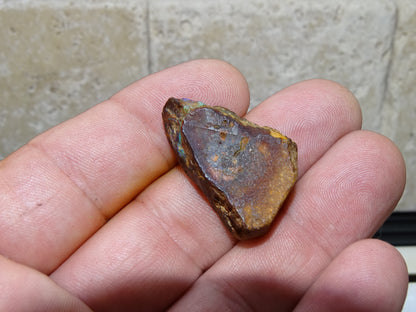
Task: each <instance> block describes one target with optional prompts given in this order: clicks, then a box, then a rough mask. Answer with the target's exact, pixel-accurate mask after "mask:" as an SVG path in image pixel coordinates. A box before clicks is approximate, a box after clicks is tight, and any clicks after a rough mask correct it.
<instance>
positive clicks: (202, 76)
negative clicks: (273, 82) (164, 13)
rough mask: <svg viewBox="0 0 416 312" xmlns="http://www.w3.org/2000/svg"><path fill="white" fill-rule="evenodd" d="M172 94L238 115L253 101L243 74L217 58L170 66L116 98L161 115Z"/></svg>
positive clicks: (138, 112)
mask: <svg viewBox="0 0 416 312" xmlns="http://www.w3.org/2000/svg"><path fill="white" fill-rule="evenodd" d="M169 97H176V98H190V99H192V100H196V101H201V102H204V103H205V104H208V105H211V106H223V107H227V108H229V109H231V110H232V111H234V112H235V113H236V114H238V115H243V114H244V113H245V112H246V111H247V109H248V106H249V102H250V93H249V89H248V84H247V81H246V79H245V78H244V76H243V75H242V73H241V72H240V71H239V70H238V69H237V68H236V67H234V66H233V65H231V64H229V63H227V62H225V61H222V60H216V59H197V60H192V61H189V62H185V63H181V64H178V65H175V66H172V67H169V68H167V69H164V70H162V71H159V72H157V73H154V74H152V75H149V76H147V77H145V78H143V79H140V80H138V81H136V82H134V83H133V84H131V85H130V86H128V87H126V88H125V89H123V90H121V91H120V92H118V93H117V94H115V95H114V96H113V97H112V99H113V100H115V101H116V102H119V103H121V104H122V105H123V106H125V107H128V108H129V110H131V111H133V112H134V113H135V114H140V111H136V110H135V109H134V108H140V109H141V110H143V109H144V108H145V109H146V110H150V111H154V115H158V113H159V111H161V107H162V106H163V105H164V104H165V102H166V101H167V100H168V98H169ZM139 103H141V105H139Z"/></svg>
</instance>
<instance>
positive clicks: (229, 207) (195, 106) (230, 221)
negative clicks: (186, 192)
mask: <svg viewBox="0 0 416 312" xmlns="http://www.w3.org/2000/svg"><path fill="white" fill-rule="evenodd" d="M163 121H164V125H165V130H166V134H167V136H168V138H169V141H170V144H171V145H172V147H173V149H174V151H175V153H176V155H177V157H178V160H179V163H180V164H181V166H182V167H183V169H184V171H185V172H186V173H187V174H188V176H189V177H190V178H191V179H192V180H193V181H194V182H195V183H196V184H197V185H198V187H199V188H200V189H201V190H202V192H203V193H204V194H205V196H206V197H207V198H208V200H209V202H210V203H211V205H212V207H213V208H214V209H215V211H216V212H217V213H218V215H219V216H220V217H221V219H222V221H223V223H224V225H225V226H226V227H227V228H228V229H229V231H230V232H231V233H232V234H233V235H234V236H235V237H236V238H237V239H250V238H255V237H259V236H261V235H263V234H265V233H266V232H267V230H268V229H269V227H270V225H271V223H272V222H273V220H274V218H275V216H276V214H277V212H278V210H279V209H280V207H281V206H282V204H283V202H284V201H285V199H286V197H287V195H288V194H289V192H290V190H291V189H292V188H293V186H294V184H295V182H296V178H297V147H296V144H295V143H294V142H292V141H291V140H290V139H289V138H287V137H285V136H283V135H282V134H280V133H279V132H278V131H276V130H274V129H271V128H268V127H260V126H258V125H256V124H254V123H251V122H249V121H247V120H245V119H243V118H240V117H238V116H237V115H236V114H234V113H233V112H231V111H229V110H227V109H225V108H222V107H210V106H207V105H205V104H203V103H201V102H194V101H192V100H188V99H182V100H179V99H174V98H171V99H169V100H168V102H167V103H166V105H165V107H164V110H163Z"/></svg>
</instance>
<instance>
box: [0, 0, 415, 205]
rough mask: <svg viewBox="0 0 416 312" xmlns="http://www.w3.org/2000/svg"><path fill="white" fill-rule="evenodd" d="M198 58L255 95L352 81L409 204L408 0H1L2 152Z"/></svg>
mask: <svg viewBox="0 0 416 312" xmlns="http://www.w3.org/2000/svg"><path fill="white" fill-rule="evenodd" d="M194 58H219V59H224V60H226V61H228V62H230V63H231V64H233V65H234V66H236V67H237V68H239V69H240V71H241V72H242V73H243V74H244V75H245V77H246V79H247V80H248V82H249V85H250V88H251V97H252V103H251V106H252V107H253V106H255V105H256V104H258V103H259V102H260V101H262V100H263V99H265V98H267V97H268V96H269V95H271V94H272V93H274V92H275V91H277V90H279V89H281V88H284V87H285V86H288V85H290V84H292V83H295V82H298V81H300V80H304V79H309V78H326V79H332V80H335V81H337V82H339V83H341V84H343V85H345V86H346V87H348V88H349V89H350V90H351V91H352V92H353V93H354V94H355V95H356V97H357V98H358V99H359V101H360V103H361V105H362V110H363V116H364V125H363V127H364V128H366V129H370V130H374V131H377V132H381V133H382V134H384V135H386V136H388V137H389V138H391V139H392V140H393V141H395V142H396V144H397V145H398V146H399V148H400V149H401V151H402V153H403V154H404V156H405V160H406V163H407V168H408V169H407V174H408V180H407V188H406V191H405V195H404V197H403V199H402V201H401V202H400V204H399V207H398V209H399V210H414V209H416V192H415V190H416V139H415V135H416V122H415V120H416V100H415V99H416V87H415V83H416V1H414V0H366V1H362V0H351V1H341V0H320V1H319V2H318V1H308V0H299V1H292V0H280V1H275V0H247V1H241V0H228V1H224V0H211V1H206V0H148V1H146V0H127V1H116V0H112V1H111V0H105V1H104V0H95V1H68V0H15V1H8V0H0V133H1V136H0V159H1V158H4V157H6V156H7V155H8V154H10V153H12V152H13V151H14V150H16V149H17V148H19V147H20V146H22V145H23V144H25V143H26V142H27V141H28V140H30V139H31V138H32V137H33V136H35V135H37V134H38V133H40V132H42V131H44V130H46V129H48V128H50V127H52V126H54V125H56V124H58V123H59V122H62V121H64V120H66V119H69V118H71V117H73V116H75V115H77V114H79V113H80V112H82V111H85V110H86V109H88V108H89V107H91V106H93V105H94V104H96V103H98V102H100V101H102V100H104V99H106V98H108V97H109V96H110V95H112V94H113V93H114V92H116V91H118V90H120V89H121V88H123V87H124V86H126V85H127V84H129V83H131V82H133V81H135V80H137V79H139V78H141V77H143V76H145V75H147V74H149V73H152V72H155V71H158V70H161V69H163V68H165V67H168V66H171V65H174V64H177V63H180V62H183V61H186V60H190V59H194ZM328 131H330V129H329V130H328Z"/></svg>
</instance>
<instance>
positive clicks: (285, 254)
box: [0, 60, 407, 311]
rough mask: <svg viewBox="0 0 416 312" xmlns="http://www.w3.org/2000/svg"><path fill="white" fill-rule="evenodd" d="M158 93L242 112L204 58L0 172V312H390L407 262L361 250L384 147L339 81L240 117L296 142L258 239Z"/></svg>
mask: <svg viewBox="0 0 416 312" xmlns="http://www.w3.org/2000/svg"><path fill="white" fill-rule="evenodd" d="M169 97H177V98H183V97H185V98H191V99H194V100H198V101H202V102H204V103H207V104H209V105H214V106H215V105H219V106H224V107H227V108H229V109H231V110H233V111H234V112H236V113H237V114H238V115H244V114H245V113H246V111H247V107H248V104H249V92H248V88H247V84H246V82H245V80H244V78H243V77H242V76H241V74H240V73H239V72H238V71H237V70H236V69H234V68H233V67H231V66H230V65H228V64H226V63H223V62H220V61H214V60H199V61H193V62H189V63H185V64H181V65H178V66H175V67H172V68H169V69H167V70H165V71H162V72H159V73H156V74H153V75H150V76H148V77H146V78H144V79H142V80H140V81H137V82H136V83H134V84H132V85H130V86H129V87H127V88H126V89H124V90H122V91H120V92H119V93H117V94H116V95H114V96H113V97H112V98H111V99H110V100H108V101H105V102H103V103H101V104H99V105H96V106H95V107H93V108H92V109H90V110H88V111H87V112H85V113H83V114H81V115H79V116H78V117H76V118H74V119H72V120H69V121H67V122H65V123H63V124H61V125H59V126H57V127H55V128H53V129H51V130H49V131H47V132H46V133H44V134H42V135H40V136H38V137H37V138H35V139H33V140H32V141H31V142H30V143H29V144H27V145H26V146H24V147H23V148H21V149H20V150H18V151H17V152H15V153H14V154H12V155H11V156H9V157H7V158H6V159H4V160H3V161H1V162H0V233H1V236H0V254H1V255H2V257H0V287H1V290H2V291H1V292H0V310H1V311H11V310H13V311H89V310H90V309H92V310H95V311H160V310H166V309H171V310H174V311H292V310H295V311H335V310H336V311H344V310H345V311H399V310H400V308H401V305H402V304H403V300H404V296H405V294H406V287H407V271H406V267H405V264H404V262H403V259H402V258H401V256H400V255H399V254H398V253H397V251H396V250H395V249H394V248H393V247H391V246H390V245H388V244H386V243H383V242H381V241H378V240H373V239H367V238H369V237H371V236H372V235H373V234H374V233H375V231H376V230H377V228H378V227H379V226H380V225H381V224H382V223H383V221H384V220H385V219H386V218H387V216H388V215H389V214H390V213H391V211H392V210H393V208H394V207H395V205H396V203H397V201H398V199H399V198H400V196H401V193H402V191H403V187H404V183H405V182H404V181H405V169H404V163H403V159H402V157H401V154H400V152H399V151H398V150H397V148H396V147H395V146H394V144H393V143H392V142H391V141H389V140H388V139H387V138H385V137H383V136H381V135H378V134H376V133H373V132H369V131H361V130H359V129H360V128H361V112H360V108H359V105H358V103H357V102H356V100H355V98H354V97H353V96H352V95H351V93H349V92H348V91H347V90H346V89H344V88H343V87H341V86H340V85H338V84H336V83H333V82H330V81H325V80H310V81H306V82H302V83H298V84H296V85H293V86H290V87H288V88H286V89H284V90H282V91H280V92H278V93H276V94H274V95H273V96H271V97H270V98H268V99H267V100H266V101H264V102H263V103H261V104H260V105H258V106H257V107H256V108H255V109H253V110H252V111H251V112H250V113H248V114H247V115H246V116H245V117H246V118H247V119H249V120H251V121H254V122H256V123H258V124H260V125H267V126H270V127H273V128H276V129H278V130H279V131H280V132H282V133H283V134H285V135H287V136H289V137H290V138H291V139H293V140H294V141H295V142H296V143H297V145H298V153H299V154H298V161H299V163H298V165H299V178H298V182H297V184H296V186H295V188H294V190H293V191H292V193H291V195H290V196H289V198H288V200H287V201H286V203H285V205H284V207H283V208H282V210H281V211H280V212H279V215H278V217H277V219H276V220H275V222H274V224H273V226H272V228H271V231H270V232H269V233H268V234H267V235H265V236H264V237H262V238H259V239H256V240H251V241H244V242H238V241H236V240H235V239H233V237H232V236H231V235H230V234H229V233H228V232H227V231H226V229H225V228H224V226H223V225H222V223H221V221H220V219H219V218H218V216H217V215H216V214H215V212H214V211H213V210H212V209H211V208H210V206H209V204H208V203H207V201H206V200H205V198H204V197H203V196H202V195H201V193H200V192H199V191H198V190H197V189H196V188H195V186H194V184H193V183H192V182H191V181H190V180H189V179H188V178H187V176H186V175H185V174H184V172H183V171H182V169H180V168H179V167H178V166H176V159H175V157H174V154H173V151H172V150H171V148H170V146H169V143H168V141H167V139H166V136H165V134H164V130H163V123H162V118H161V112H162V107H163V105H164V104H165V102H166V100H167V99H168V98H169Z"/></svg>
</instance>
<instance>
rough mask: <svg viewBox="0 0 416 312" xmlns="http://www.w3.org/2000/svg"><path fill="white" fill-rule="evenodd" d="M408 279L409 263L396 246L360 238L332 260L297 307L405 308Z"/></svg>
mask: <svg viewBox="0 0 416 312" xmlns="http://www.w3.org/2000/svg"><path fill="white" fill-rule="evenodd" d="M407 283H408V275H407V269H406V264H405V262H404V261H403V258H402V256H401V255H400V254H399V253H398V252H397V250H396V249H395V248H394V247H392V246H391V245H388V244H386V243H384V242H381V241H378V240H364V241H359V242H357V243H355V244H353V245H351V246H350V247H348V248H347V249H345V250H344V251H343V252H342V253H341V254H339V255H338V256H337V257H336V258H335V259H334V261H332V262H331V264H330V265H329V266H328V267H327V268H326V269H325V271H324V272H323V273H322V274H321V275H320V276H319V278H318V279H317V280H316V281H315V282H314V283H313V285H312V286H311V287H310V288H309V289H308V291H307V292H306V294H305V296H304V297H303V298H302V300H301V301H300V303H299V304H298V305H297V306H296V309H295V311H297V312H300V311H311V312H312V311H320V312H321V311H322V312H325V311H380V312H383V311H386V312H391V311H401V308H402V306H403V303H404V300H405V297H406V292H407Z"/></svg>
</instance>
